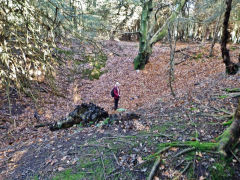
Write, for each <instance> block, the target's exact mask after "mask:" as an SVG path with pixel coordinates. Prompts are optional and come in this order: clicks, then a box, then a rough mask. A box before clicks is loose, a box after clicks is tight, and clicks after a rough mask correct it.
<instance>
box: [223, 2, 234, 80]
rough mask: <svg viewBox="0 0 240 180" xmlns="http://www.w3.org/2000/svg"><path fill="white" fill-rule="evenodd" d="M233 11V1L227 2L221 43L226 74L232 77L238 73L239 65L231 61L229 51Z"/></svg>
mask: <svg viewBox="0 0 240 180" xmlns="http://www.w3.org/2000/svg"><path fill="white" fill-rule="evenodd" d="M231 9H232V0H226V11H225V15H224V21H223V32H222V42H221V51H222V58H223V62H224V64H225V66H226V72H227V73H228V74H230V75H234V74H236V73H237V72H238V65H237V64H234V63H233V62H232V61H231V59H230V54H229V50H228V49H227V42H228V39H229V36H230V33H229V31H228V22H229V17H230V14H231Z"/></svg>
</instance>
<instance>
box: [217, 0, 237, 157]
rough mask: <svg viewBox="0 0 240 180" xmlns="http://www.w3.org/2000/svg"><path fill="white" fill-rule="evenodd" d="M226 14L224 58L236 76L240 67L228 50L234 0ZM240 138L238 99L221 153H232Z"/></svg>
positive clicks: (220, 142)
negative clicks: (230, 18) (229, 23)
mask: <svg viewBox="0 0 240 180" xmlns="http://www.w3.org/2000/svg"><path fill="white" fill-rule="evenodd" d="M226 5H227V7H226V12H225V15H224V22H223V37H222V43H221V50H222V58H223V62H224V63H225V65H226V71H227V73H228V74H231V75H233V74H236V73H237V72H238V65H237V64H234V63H233V62H231V59H230V55H229V50H228V49H227V41H228V37H229V32H228V30H227V29H228V21H229V17H230V13H231V5H232V0H226ZM239 137H240V98H238V107H237V109H236V112H235V116H234V121H233V123H232V124H231V126H230V127H229V128H228V129H226V130H225V131H224V132H223V134H222V135H221V136H220V141H219V151H220V152H221V153H222V154H224V155H227V154H228V153H229V152H230V148H231V147H233V145H234V144H235V143H236V142H237V141H238V140H239Z"/></svg>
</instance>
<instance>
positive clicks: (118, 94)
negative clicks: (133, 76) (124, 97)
mask: <svg viewBox="0 0 240 180" xmlns="http://www.w3.org/2000/svg"><path fill="white" fill-rule="evenodd" d="M113 92H114V99H119V97H120V89H119V88H118V87H117V86H115V87H114V90H113Z"/></svg>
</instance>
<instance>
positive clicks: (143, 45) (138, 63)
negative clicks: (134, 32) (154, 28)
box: [134, 0, 153, 69]
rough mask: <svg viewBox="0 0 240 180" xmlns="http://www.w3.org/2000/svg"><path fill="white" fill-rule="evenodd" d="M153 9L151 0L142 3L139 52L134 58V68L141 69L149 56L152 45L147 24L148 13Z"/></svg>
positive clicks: (148, 23) (148, 21) (148, 22)
mask: <svg viewBox="0 0 240 180" xmlns="http://www.w3.org/2000/svg"><path fill="white" fill-rule="evenodd" d="M152 10H153V7H152V0H149V1H147V2H145V3H144V5H143V10H142V15H141V22H140V23H141V24H140V33H139V36H140V38H139V52H138V55H137V57H136V58H135V59H134V68H135V69H143V68H144V66H145V64H147V62H148V59H149V56H150V55H151V53H152V46H151V45H150V43H149V28H150V27H149V25H150V20H149V19H150V15H151V12H152Z"/></svg>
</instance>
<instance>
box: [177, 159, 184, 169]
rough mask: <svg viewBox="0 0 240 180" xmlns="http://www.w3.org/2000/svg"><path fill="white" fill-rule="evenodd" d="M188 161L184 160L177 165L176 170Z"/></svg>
mask: <svg viewBox="0 0 240 180" xmlns="http://www.w3.org/2000/svg"><path fill="white" fill-rule="evenodd" d="M185 161H186V160H185V159H184V160H182V161H181V162H180V163H178V164H177V165H176V167H175V168H178V167H179V166H181V165H182V164H183V163H184V162H185Z"/></svg>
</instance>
